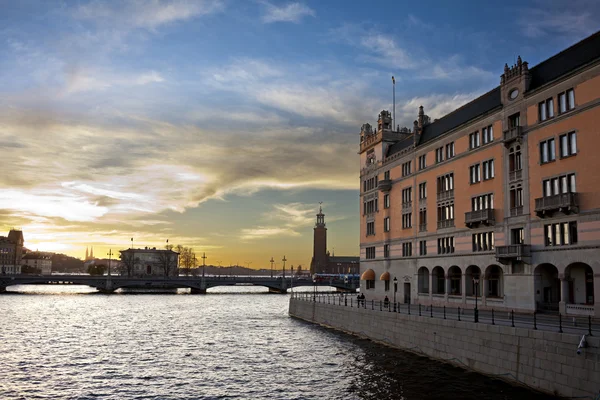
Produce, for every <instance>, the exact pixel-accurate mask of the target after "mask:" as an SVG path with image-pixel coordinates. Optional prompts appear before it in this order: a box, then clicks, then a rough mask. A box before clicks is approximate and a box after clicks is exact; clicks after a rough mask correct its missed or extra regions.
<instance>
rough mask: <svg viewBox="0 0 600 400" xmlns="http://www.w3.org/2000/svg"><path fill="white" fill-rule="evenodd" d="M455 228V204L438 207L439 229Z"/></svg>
mask: <svg viewBox="0 0 600 400" xmlns="http://www.w3.org/2000/svg"><path fill="white" fill-rule="evenodd" d="M453 226H454V203H448V204H443V205H439V206H438V229H442V228H450V227H453Z"/></svg>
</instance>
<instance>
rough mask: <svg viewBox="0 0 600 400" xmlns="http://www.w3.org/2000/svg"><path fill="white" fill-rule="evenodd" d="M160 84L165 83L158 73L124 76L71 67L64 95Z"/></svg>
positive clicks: (66, 76)
mask: <svg viewBox="0 0 600 400" xmlns="http://www.w3.org/2000/svg"><path fill="white" fill-rule="evenodd" d="M160 82H164V78H163V77H162V76H161V75H160V74H159V73H158V72H156V71H146V72H140V73H130V74H124V73H114V72H111V71H104V70H99V69H88V68H80V67H74V66H71V67H70V68H68V69H67V71H66V72H65V87H64V93H66V94H73V93H78V92H87V91H102V90H107V89H109V88H111V87H115V86H143V85H147V84H151V83H160Z"/></svg>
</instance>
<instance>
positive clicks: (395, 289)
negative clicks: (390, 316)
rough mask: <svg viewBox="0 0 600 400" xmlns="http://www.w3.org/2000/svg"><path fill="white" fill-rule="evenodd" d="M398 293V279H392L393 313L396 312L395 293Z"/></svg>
mask: <svg viewBox="0 0 600 400" xmlns="http://www.w3.org/2000/svg"><path fill="white" fill-rule="evenodd" d="M397 291H398V278H396V277H394V312H396V292H397Z"/></svg>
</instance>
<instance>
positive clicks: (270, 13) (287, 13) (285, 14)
mask: <svg viewBox="0 0 600 400" xmlns="http://www.w3.org/2000/svg"><path fill="white" fill-rule="evenodd" d="M263 4H264V5H265V6H266V13H265V14H264V15H263V16H262V20H263V22H265V23H267V24H268V23H272V22H294V23H298V22H300V20H301V19H302V18H303V17H306V16H311V17H314V16H315V11H314V10H313V9H311V8H310V7H308V6H306V5H304V4H302V3H289V4H287V5H285V6H281V7H278V6H275V5H273V4H271V3H268V2H266V1H265V2H263Z"/></svg>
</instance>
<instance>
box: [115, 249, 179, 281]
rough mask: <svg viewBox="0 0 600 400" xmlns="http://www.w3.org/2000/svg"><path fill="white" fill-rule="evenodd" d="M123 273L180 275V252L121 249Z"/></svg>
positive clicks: (121, 269) (130, 274)
mask: <svg viewBox="0 0 600 400" xmlns="http://www.w3.org/2000/svg"><path fill="white" fill-rule="evenodd" d="M120 253H121V262H120V273H121V275H128V276H179V253H177V252H175V251H173V250H160V249H159V250H157V249H156V247H153V248H149V247H146V248H143V249H127V250H120Z"/></svg>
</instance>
